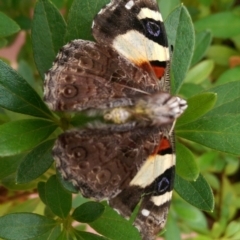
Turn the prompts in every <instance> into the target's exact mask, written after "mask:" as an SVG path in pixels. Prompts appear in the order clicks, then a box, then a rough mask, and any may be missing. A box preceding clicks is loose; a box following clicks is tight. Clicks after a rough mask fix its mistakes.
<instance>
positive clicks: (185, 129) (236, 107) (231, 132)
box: [176, 81, 240, 155]
mask: <svg viewBox="0 0 240 240" xmlns="http://www.w3.org/2000/svg"><path fill="white" fill-rule="evenodd" d="M209 91H211V92H215V93H216V94H217V96H218V99H217V102H216V104H215V107H214V108H213V109H212V110H211V111H209V112H208V113H207V114H206V115H204V116H203V117H201V118H199V119H197V120H196V121H193V122H190V123H186V124H182V125H181V126H180V125H178V127H177V128H176V133H177V135H178V136H179V137H183V138H186V139H188V140H191V141H194V142H197V143H200V144H202V145H204V146H207V147H209V148H212V149H216V150H218V151H222V152H227V153H232V154H237V155H238V154H239V153H240V149H239V144H240V138H239V134H240V126H239V124H240V123H239V119H240V82H239V81H235V82H230V83H228V84H224V85H220V86H217V87H214V88H211V89H209ZM179 121H182V120H181V119H179Z"/></svg>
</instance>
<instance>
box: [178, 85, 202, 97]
mask: <svg viewBox="0 0 240 240" xmlns="http://www.w3.org/2000/svg"><path fill="white" fill-rule="evenodd" d="M203 90H204V88H203V87H202V86H201V85H197V84H193V83H184V84H183V85H182V87H181V90H180V92H179V94H180V95H183V96H184V97H185V98H190V97H192V96H194V95H196V94H198V93H200V92H202V91H203Z"/></svg>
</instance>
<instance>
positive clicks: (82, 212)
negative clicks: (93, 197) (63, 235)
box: [72, 202, 104, 223]
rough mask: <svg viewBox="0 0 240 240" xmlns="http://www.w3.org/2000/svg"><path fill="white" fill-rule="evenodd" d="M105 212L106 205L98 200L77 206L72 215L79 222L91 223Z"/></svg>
mask: <svg viewBox="0 0 240 240" xmlns="http://www.w3.org/2000/svg"><path fill="white" fill-rule="evenodd" d="M103 212H104V206H103V205H102V204H101V203H97V202H87V203H84V204H82V205H80V206H79V207H77V208H76V209H75V210H74V212H73V214H72V217H73V219H75V220H76V221H78V222H83V223H89V222H93V221H95V220H96V219H98V218H99V217H100V216H101V215H102V213H103Z"/></svg>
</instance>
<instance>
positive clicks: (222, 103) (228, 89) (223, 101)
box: [207, 81, 240, 117]
mask: <svg viewBox="0 0 240 240" xmlns="http://www.w3.org/2000/svg"><path fill="white" fill-rule="evenodd" d="M208 91H210V92H214V93H216V94H217V96H218V98H217V102H216V104H215V106H214V108H213V109H212V110H211V111H210V112H208V113H207V116H208V117H215V116H216V117H217V116H219V115H223V116H226V115H228V114H236V115H238V114H240V81H235V82H230V83H226V84H223V85H220V86H217V87H213V88H210V89H209V90H208Z"/></svg>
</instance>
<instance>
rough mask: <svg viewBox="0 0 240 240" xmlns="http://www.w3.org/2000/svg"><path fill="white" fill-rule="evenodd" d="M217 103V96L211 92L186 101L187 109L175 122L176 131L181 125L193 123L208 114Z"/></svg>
mask: <svg viewBox="0 0 240 240" xmlns="http://www.w3.org/2000/svg"><path fill="white" fill-rule="evenodd" d="M216 101H217V94H216V93H212V92H207V93H200V94H197V95H195V96H193V97H191V98H189V99H188V108H187V109H186V111H185V112H184V113H183V114H182V116H181V117H180V118H179V119H178V121H177V126H176V129H179V130H180V129H181V125H182V124H186V123H189V122H193V121H194V120H196V119H198V118H200V117H201V116H203V115H204V114H206V113H207V112H209V111H210V110H211V109H212V108H213V106H214V105H215V103H216Z"/></svg>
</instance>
